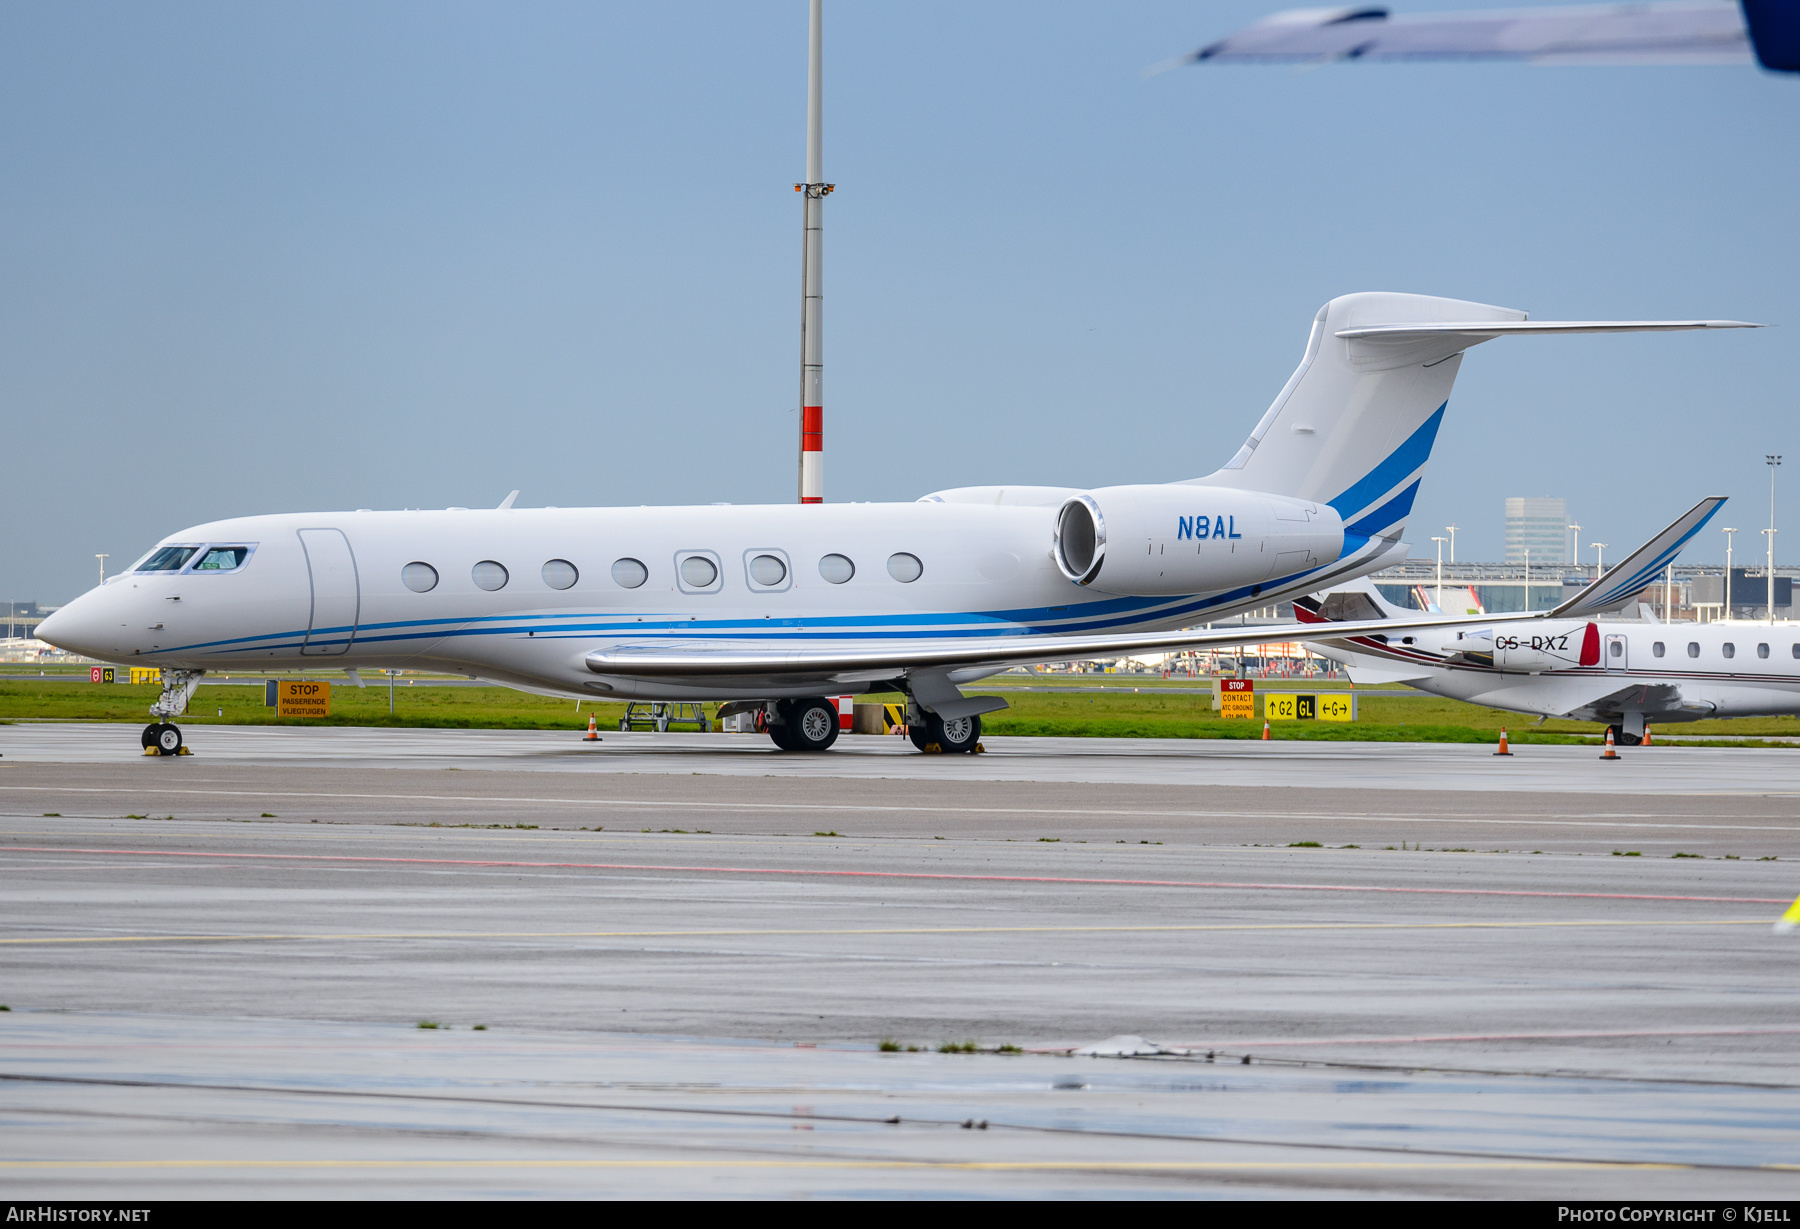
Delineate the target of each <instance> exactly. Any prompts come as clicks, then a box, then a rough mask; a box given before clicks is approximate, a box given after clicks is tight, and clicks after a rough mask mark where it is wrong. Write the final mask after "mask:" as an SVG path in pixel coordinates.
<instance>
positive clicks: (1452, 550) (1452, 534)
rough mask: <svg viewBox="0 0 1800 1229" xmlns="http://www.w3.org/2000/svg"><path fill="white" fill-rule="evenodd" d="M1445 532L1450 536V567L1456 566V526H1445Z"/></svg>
mask: <svg viewBox="0 0 1800 1229" xmlns="http://www.w3.org/2000/svg"><path fill="white" fill-rule="evenodd" d="M1444 532H1445V533H1447V534H1449V535H1450V566H1451V567H1455V566H1456V526H1455V525H1445V526H1444Z"/></svg>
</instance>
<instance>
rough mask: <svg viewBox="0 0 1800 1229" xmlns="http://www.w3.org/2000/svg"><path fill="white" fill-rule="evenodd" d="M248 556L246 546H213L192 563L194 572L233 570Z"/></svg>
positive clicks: (241, 565)
mask: <svg viewBox="0 0 1800 1229" xmlns="http://www.w3.org/2000/svg"><path fill="white" fill-rule="evenodd" d="M248 558H250V548H249V547H248V546H213V547H209V548H208V549H207V551H206V553H205V554H204V555H202V556H200V562H199V563H196V564H195V565H194V571H196V572H235V571H237V570H238V569H239V568H241V567H243V566H244V561H245V560H246V559H248Z"/></svg>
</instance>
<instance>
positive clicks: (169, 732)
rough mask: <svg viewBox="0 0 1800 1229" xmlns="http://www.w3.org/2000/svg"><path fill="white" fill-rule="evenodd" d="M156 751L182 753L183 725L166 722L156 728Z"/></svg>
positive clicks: (173, 753)
mask: <svg viewBox="0 0 1800 1229" xmlns="http://www.w3.org/2000/svg"><path fill="white" fill-rule="evenodd" d="M156 751H157V754H158V755H180V754H181V727H180V726H173V725H169V724H168V723H166V722H165V723H164V724H162V725H160V726H158V727H157V729H156Z"/></svg>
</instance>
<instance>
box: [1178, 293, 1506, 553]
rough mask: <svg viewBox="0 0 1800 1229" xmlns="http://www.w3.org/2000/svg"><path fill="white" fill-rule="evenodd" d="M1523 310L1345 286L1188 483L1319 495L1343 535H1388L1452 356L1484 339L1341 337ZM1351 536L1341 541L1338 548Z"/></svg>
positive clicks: (1412, 482)
mask: <svg viewBox="0 0 1800 1229" xmlns="http://www.w3.org/2000/svg"><path fill="white" fill-rule="evenodd" d="M1525 317H1526V314H1525V313H1524V312H1522V311H1515V310H1513V309H1511V308H1505V307H1491V306H1488V305H1487V304H1484V303H1467V302H1463V301H1462V300H1459V299H1438V298H1432V297H1430V296H1427V295H1415V294H1383V293H1370V294H1350V295H1344V296H1342V297H1340V298H1336V299H1333V300H1332V301H1331V302H1329V303H1327V304H1326V305H1325V306H1324V307H1322V308H1320V309H1319V314H1318V315H1317V316H1316V317H1315V318H1314V319H1313V326H1312V335H1311V336H1310V337H1309V338H1308V339H1307V343H1306V354H1305V356H1304V357H1303V358H1302V359H1301V360H1300V366H1299V367H1298V368H1297V369H1296V370H1295V372H1294V374H1293V375H1292V376H1291V377H1289V379H1288V382H1287V385H1286V386H1285V387H1284V388H1283V389H1282V390H1281V393H1280V395H1279V396H1277V397H1276V398H1275V403H1274V404H1273V405H1271V406H1270V407H1269V410H1268V412H1267V413H1266V414H1264V415H1263V417H1262V421H1260V422H1259V423H1257V424H1256V429H1255V430H1254V431H1252V432H1251V433H1250V438H1249V439H1248V440H1246V441H1245V442H1244V446H1243V447H1242V448H1240V449H1238V452H1237V455H1236V456H1234V457H1233V458H1232V459H1231V460H1230V461H1229V462H1228V463H1227V464H1226V466H1225V468H1223V469H1221V470H1219V471H1218V472H1217V473H1214V474H1210V475H1208V476H1207V477H1205V478H1200V479H1196V480H1195V481H1196V482H1199V483H1204V484H1206V485H1208V486H1230V487H1240V488H1245V489H1248V490H1255V491H1267V492H1270V493H1272V494H1277V495H1287V496H1291V497H1294V498H1297V499H1310V500H1317V501H1318V502H1320V503H1324V504H1329V505H1330V506H1331V507H1332V509H1333V510H1335V511H1336V512H1337V514H1338V516H1339V517H1340V518H1342V520H1343V523H1344V532H1345V535H1346V537H1347V538H1348V537H1350V536H1351V535H1354V537H1355V538H1358V539H1362V540H1364V541H1367V540H1368V539H1372V538H1385V539H1388V540H1389V541H1390V542H1393V541H1398V540H1399V537H1400V533H1401V531H1402V529H1404V528H1405V525H1406V517H1407V514H1408V513H1409V512H1411V511H1412V505H1413V500H1414V498H1415V497H1416V496H1417V495H1418V491H1419V484H1420V482H1421V481H1422V479H1423V477H1424V472H1425V462H1426V461H1427V460H1429V459H1430V457H1431V446H1432V444H1433V443H1434V442H1435V441H1436V439H1437V432H1438V427H1439V425H1440V424H1441V423H1442V422H1443V419H1444V411H1445V409H1446V407H1447V405H1448V403H1449V400H1450V388H1451V385H1453V384H1454V383H1455V382H1456V372H1457V369H1458V368H1459V367H1460V366H1461V365H1462V352H1463V350H1465V349H1466V348H1468V347H1469V346H1471V345H1474V344H1476V343H1477V342H1478V341H1485V340H1487V339H1486V338H1485V337H1474V336H1468V335H1465V334H1461V333H1435V332H1434V333H1430V334H1425V335H1422V336H1420V335H1408V336H1406V337H1405V339H1404V340H1398V341H1396V340H1390V339H1388V338H1387V337H1379V338H1363V337H1346V336H1344V335H1343V334H1344V333H1345V332H1346V331H1359V330H1366V329H1369V328H1371V327H1375V328H1382V327H1387V328H1391V327H1393V326H1395V325H1411V326H1414V327H1417V326H1420V325H1432V324H1445V323H1454V324H1465V325H1466V324H1477V323H1490V322H1491V323H1493V324H1510V323H1515V322H1518V321H1522V320H1524V319H1525ZM1354 545H1355V543H1354V542H1353V541H1347V542H1346V544H1345V554H1349V553H1351V551H1352V550H1353V549H1354Z"/></svg>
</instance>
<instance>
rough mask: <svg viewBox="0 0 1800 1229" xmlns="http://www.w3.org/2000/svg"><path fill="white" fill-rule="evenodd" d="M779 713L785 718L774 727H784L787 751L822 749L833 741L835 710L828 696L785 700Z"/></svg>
mask: <svg viewBox="0 0 1800 1229" xmlns="http://www.w3.org/2000/svg"><path fill="white" fill-rule="evenodd" d="M781 715H782V716H783V717H785V718H786V719H787V720H786V722H785V723H784V724H783V725H781V726H779V727H775V728H779V729H783V730H785V731H787V745H786V746H785V747H784V748H783V749H784V750H788V751H824V750H826V749H827V748H829V747H830V746H831V744H832V743H834V742H836V741H837V736H838V724H839V723H838V710H837V705H835V704H833V703H832V702H831V701H830V700H827V699H824V698H822V697H818V696H814V697H813V698H811V699H807V700H785V701H783V702H782V705H781Z"/></svg>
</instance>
